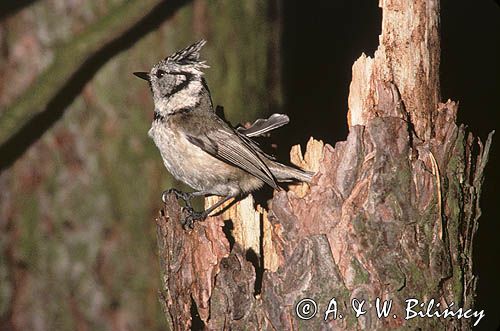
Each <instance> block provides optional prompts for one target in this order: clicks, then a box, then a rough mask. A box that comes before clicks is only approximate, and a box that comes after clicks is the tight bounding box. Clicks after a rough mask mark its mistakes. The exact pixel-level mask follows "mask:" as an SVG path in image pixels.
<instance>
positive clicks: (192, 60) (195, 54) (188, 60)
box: [165, 39, 208, 68]
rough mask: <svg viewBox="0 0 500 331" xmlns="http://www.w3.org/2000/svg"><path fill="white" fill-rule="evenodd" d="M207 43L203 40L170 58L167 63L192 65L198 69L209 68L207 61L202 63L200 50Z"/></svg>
mask: <svg viewBox="0 0 500 331" xmlns="http://www.w3.org/2000/svg"><path fill="white" fill-rule="evenodd" d="M206 42H207V41H206V40H204V39H201V40H199V41H197V42H195V43H194V44H192V45H189V46H188V47H186V48H183V49H181V50H180V51H177V52H175V53H174V54H172V55H170V56H168V57H167V58H166V59H165V61H167V62H174V63H177V64H180V65H192V66H195V67H198V68H208V65H206V64H205V61H200V50H201V48H202V47H203V46H204V45H205V44H206Z"/></svg>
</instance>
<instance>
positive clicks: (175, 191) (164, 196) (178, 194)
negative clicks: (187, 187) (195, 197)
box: [161, 188, 192, 206]
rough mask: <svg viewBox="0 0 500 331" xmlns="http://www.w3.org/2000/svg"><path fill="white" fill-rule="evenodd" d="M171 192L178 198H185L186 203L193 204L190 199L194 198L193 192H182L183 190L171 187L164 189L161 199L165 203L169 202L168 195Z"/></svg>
mask: <svg viewBox="0 0 500 331" xmlns="http://www.w3.org/2000/svg"><path fill="white" fill-rule="evenodd" d="M171 193H173V194H175V197H176V198H177V199H181V200H183V201H184V202H185V203H186V205H188V206H191V204H190V201H191V198H192V195H191V193H186V192H182V191H180V190H178V189H175V188H171V189H168V190H166V191H163V193H162V194H161V200H162V201H163V202H164V203H166V202H167V195H169V194H171Z"/></svg>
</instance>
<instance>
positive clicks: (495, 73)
mask: <svg viewBox="0 0 500 331" xmlns="http://www.w3.org/2000/svg"><path fill="white" fill-rule="evenodd" d="M308 4H310V5H309V6H304V4H303V2H301V1H285V2H284V35H283V46H284V49H283V50H284V52H283V54H284V93H285V109H287V111H288V112H290V114H291V117H292V121H291V124H290V125H289V126H287V127H286V128H285V129H283V131H282V132H281V133H280V134H282V135H283V136H286V137H290V136H294V139H295V140H294V141H293V142H291V144H298V143H304V142H305V141H307V139H308V137H309V133H310V132H313V133H314V136H315V138H321V139H323V140H324V141H326V142H328V143H330V144H334V143H335V142H336V141H341V140H345V138H346V136H347V124H346V113H347V96H348V92H349V83H350V81H351V67H352V64H353V63H354V61H355V60H356V59H357V58H358V57H359V56H360V54H361V53H362V52H365V53H366V54H367V55H370V56H373V53H374V51H375V50H376V48H377V46H378V36H379V34H380V26H381V19H382V17H381V11H380V9H379V8H378V7H377V6H376V1H366V0H352V1H327V0H323V1H321V0H320V1H314V3H312V2H308ZM332 13H333V14H332ZM441 95H442V100H443V101H446V100H448V99H452V100H456V101H459V104H460V107H459V112H458V122H459V123H464V124H466V125H467V126H468V127H469V128H470V130H471V131H472V132H473V133H474V134H475V135H477V136H479V137H480V138H481V139H482V141H483V142H484V141H485V139H486V137H487V135H488V133H489V132H490V131H492V130H498V128H499V127H498V124H499V121H498V112H499V111H500V109H499V106H498V101H499V95H500V6H499V5H498V4H497V3H496V2H495V1H493V0H490V1H465V0H460V1H457V0H443V1H441ZM325 123H327V124H326V125H325ZM498 133H499V132H497V133H496V135H495V136H494V139H493V147H492V150H491V152H490V161H489V163H488V166H487V169H486V174H485V182H484V187H483V193H482V196H481V206H482V211H483V214H482V216H481V219H480V226H479V230H478V234H477V238H476V240H475V248H474V255H475V265H474V266H475V270H476V273H477V274H478V276H479V282H478V291H477V292H478V298H477V308H476V309H485V314H486V317H485V318H484V319H483V320H481V322H480V323H479V325H478V327H477V328H475V329H477V330H495V329H497V327H499V326H500V314H499V313H500V303H499V300H500V240H499V234H500V219H499V217H498V209H497V208H498V202H499V201H498V196H497V192H495V188H496V186H497V185H499V184H500V182H499V177H498V170H497V169H498V168H499V167H500V164H499V153H498ZM284 140H285V139H284ZM285 151H286V149H285Z"/></svg>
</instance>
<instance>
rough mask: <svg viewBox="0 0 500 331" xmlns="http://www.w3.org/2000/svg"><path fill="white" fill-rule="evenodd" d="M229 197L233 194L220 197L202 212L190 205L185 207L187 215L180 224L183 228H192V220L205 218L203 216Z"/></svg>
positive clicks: (206, 215)
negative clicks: (220, 198)
mask: <svg viewBox="0 0 500 331" xmlns="http://www.w3.org/2000/svg"><path fill="white" fill-rule="evenodd" d="M231 198H234V196H233V195H228V196H227V197H225V198H224V199H222V200H220V201H218V202H216V203H214V204H213V205H212V206H210V207H209V208H207V209H205V210H204V211H202V212H198V211H195V210H194V209H193V208H191V207H189V208H186V209H187V211H188V212H189V215H188V216H186V218H185V219H184V221H183V222H182V225H183V226H184V228H188V227H189V228H191V229H192V228H193V227H194V222H196V221H203V220H205V218H207V217H208V215H210V213H211V212H212V211H214V210H215V209H217V208H218V207H219V206H221V205H222V204H224V203H225V202H226V201H228V200H229V199H231Z"/></svg>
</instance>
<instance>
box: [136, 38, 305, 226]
mask: <svg viewBox="0 0 500 331" xmlns="http://www.w3.org/2000/svg"><path fill="white" fill-rule="evenodd" d="M205 43H206V41H205V40H203V39H202V40H199V41H197V42H195V43H193V44H192V45H190V46H187V47H185V48H183V49H181V50H179V51H177V52H175V53H174V54H172V55H170V56H168V57H166V58H165V59H164V60H161V61H159V62H158V63H157V64H155V65H154V66H153V67H152V68H151V70H150V71H149V72H134V73H133V74H134V75H135V76H137V77H139V78H141V79H144V80H146V81H147V82H148V83H149V87H150V89H151V92H152V96H153V102H154V115H153V121H152V124H151V129H150V130H149V131H148V135H149V136H150V137H151V138H152V139H153V141H154V143H155V145H156V147H157V148H158V150H159V151H160V155H161V158H162V160H163V163H164V165H165V167H166V168H167V170H168V171H169V172H170V173H171V174H172V176H173V177H174V178H176V179H177V180H179V181H181V182H183V183H185V184H187V185H189V186H190V187H191V188H193V189H194V192H191V193H186V192H182V191H179V190H177V189H169V190H166V191H164V192H163V194H162V200H163V201H164V202H165V201H166V195H167V194H170V193H174V194H175V195H176V197H177V199H182V200H184V202H185V205H186V207H185V209H186V210H187V212H188V213H187V214H188V215H187V216H186V217H185V218H184V219H183V220H181V223H182V225H183V226H184V227H185V228H193V226H194V223H195V222H196V221H202V220H205V219H206V218H207V217H208V216H209V215H210V213H211V212H212V211H214V210H215V209H216V208H217V207H219V206H220V205H222V204H223V203H225V202H226V201H228V200H230V199H232V198H239V197H243V196H246V195H247V194H249V193H251V192H253V191H255V190H258V189H260V188H261V187H262V186H264V185H269V186H270V187H272V188H273V189H280V187H279V186H278V183H280V182H310V181H311V178H312V176H313V173H312V172H308V171H304V170H302V169H298V168H295V167H291V166H287V165H284V164H281V163H279V162H278V161H276V159H275V158H274V157H272V156H270V155H268V154H266V153H265V152H263V151H262V150H261V149H260V147H259V146H258V144H257V142H255V141H254V140H253V139H252V138H254V137H258V136H262V135H265V134H268V132H270V131H272V130H274V129H276V128H278V127H281V126H283V125H285V124H287V123H288V122H289V118H288V116H286V115H284V114H273V115H271V116H270V117H269V118H267V119H258V120H256V121H255V122H254V123H253V124H252V125H251V126H250V127H248V128H245V127H242V126H240V127H236V128H234V127H232V126H231V125H230V124H228V123H227V122H226V121H224V120H223V119H222V118H220V117H219V116H218V115H217V112H216V111H215V110H214V107H213V103H212V97H211V94H210V90H209V88H208V85H207V82H206V80H205V77H204V72H203V69H205V68H209V66H208V65H207V64H206V62H205V61H201V60H200V50H201V49H202V47H203V46H204V45H205ZM210 195H216V196H221V197H223V199H221V200H219V201H218V202H217V203H215V204H214V205H212V206H210V207H208V208H206V209H205V210H203V211H201V212H198V211H195V210H194V209H193V207H192V206H191V203H190V201H191V199H192V198H193V197H196V196H210Z"/></svg>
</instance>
